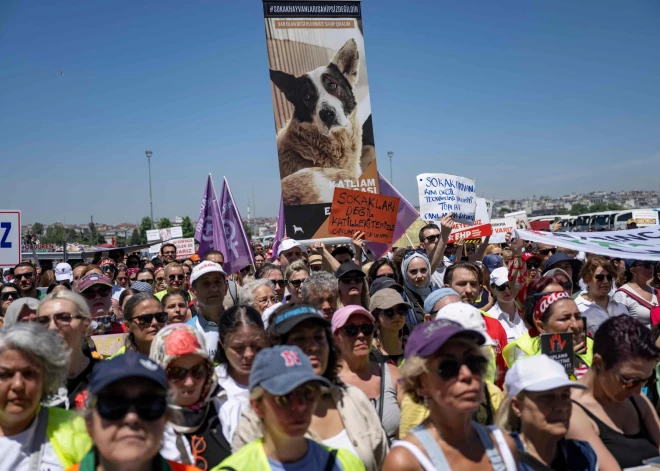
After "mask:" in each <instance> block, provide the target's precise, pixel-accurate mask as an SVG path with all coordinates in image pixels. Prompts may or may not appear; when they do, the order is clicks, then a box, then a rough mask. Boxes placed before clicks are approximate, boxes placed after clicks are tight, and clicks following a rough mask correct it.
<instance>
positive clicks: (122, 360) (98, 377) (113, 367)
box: [89, 351, 168, 394]
mask: <svg viewBox="0 0 660 471" xmlns="http://www.w3.org/2000/svg"><path fill="white" fill-rule="evenodd" d="M126 378H145V379H150V380H152V381H153V382H154V383H156V384H158V386H160V387H162V388H163V389H164V390H167V387H168V384H167V377H166V376H165V370H163V369H162V368H161V367H160V366H159V365H158V363H155V362H154V361H152V360H150V359H149V357H148V356H146V355H143V354H141V353H136V352H131V351H128V352H126V353H124V354H123V355H119V356H116V357H114V358H112V359H111V360H106V361H100V362H98V363H97V364H96V366H94V370H93V371H92V377H91V378H90V380H89V392H91V393H92V394H98V393H100V392H101V391H102V390H104V389H105V388H106V387H108V386H110V385H111V384H112V383H116V382H117V381H120V380H122V379H126Z"/></svg>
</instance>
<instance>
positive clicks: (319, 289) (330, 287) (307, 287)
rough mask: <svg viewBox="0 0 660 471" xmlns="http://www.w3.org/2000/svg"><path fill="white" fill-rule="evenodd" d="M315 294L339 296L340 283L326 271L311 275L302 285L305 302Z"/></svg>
mask: <svg viewBox="0 0 660 471" xmlns="http://www.w3.org/2000/svg"><path fill="white" fill-rule="evenodd" d="M314 293H335V294H337V295H339V283H338V282H337V278H335V275H333V274H332V273H328V272H325V271H319V272H314V273H312V274H310V275H309V276H308V277H307V279H306V280H305V282H304V283H303V285H302V297H303V300H304V301H305V302H307V300H308V299H309V297H310V296H311V295H312V294H314Z"/></svg>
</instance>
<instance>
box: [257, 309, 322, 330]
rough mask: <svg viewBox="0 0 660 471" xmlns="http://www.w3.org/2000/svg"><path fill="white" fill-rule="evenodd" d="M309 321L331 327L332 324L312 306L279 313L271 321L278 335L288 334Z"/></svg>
mask: <svg viewBox="0 0 660 471" xmlns="http://www.w3.org/2000/svg"><path fill="white" fill-rule="evenodd" d="M308 319H313V320H314V321H316V322H319V323H321V324H323V325H325V326H328V327H329V326H330V322H328V320H327V319H326V318H325V316H324V315H323V314H321V313H320V312H319V311H318V310H317V309H315V308H313V307H312V306H306V305H298V306H297V307H294V308H292V309H288V310H284V311H283V312H278V313H277V314H276V315H274V316H273V317H272V318H271V320H270V325H271V326H272V327H271V328H272V329H273V330H274V331H275V332H277V333H278V334H288V333H289V332H291V330H293V329H294V328H295V327H296V326H297V325H298V324H300V323H301V322H304V321H306V320H308Z"/></svg>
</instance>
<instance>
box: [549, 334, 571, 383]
mask: <svg viewBox="0 0 660 471" xmlns="http://www.w3.org/2000/svg"><path fill="white" fill-rule="evenodd" d="M540 337H541V353H544V354H545V355H548V356H549V357H550V358H552V359H553V360H555V361H556V362H558V363H561V365H562V366H563V367H564V368H565V369H566V373H568V374H572V373H573V371H574V370H575V353H574V352H573V333H572V332H561V333H554V334H541V336H540Z"/></svg>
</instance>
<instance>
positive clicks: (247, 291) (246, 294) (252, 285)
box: [238, 278, 275, 306]
mask: <svg viewBox="0 0 660 471" xmlns="http://www.w3.org/2000/svg"><path fill="white" fill-rule="evenodd" d="M262 286H268V287H269V288H270V289H272V290H273V292H274V291H275V285H274V284H273V282H272V281H270V280H269V279H268V278H259V279H258V280H252V281H250V282H249V283H246V284H245V285H243V286H242V287H241V291H240V292H239V293H238V300H239V305H241V306H253V305H254V292H255V291H257V289H259V288H261V287H262Z"/></svg>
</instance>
